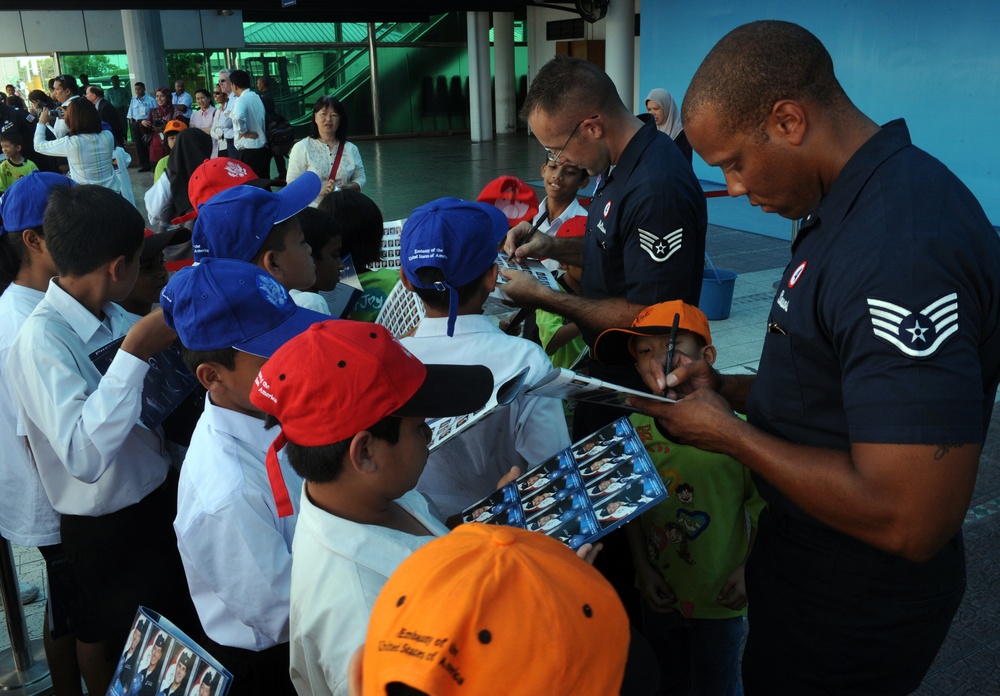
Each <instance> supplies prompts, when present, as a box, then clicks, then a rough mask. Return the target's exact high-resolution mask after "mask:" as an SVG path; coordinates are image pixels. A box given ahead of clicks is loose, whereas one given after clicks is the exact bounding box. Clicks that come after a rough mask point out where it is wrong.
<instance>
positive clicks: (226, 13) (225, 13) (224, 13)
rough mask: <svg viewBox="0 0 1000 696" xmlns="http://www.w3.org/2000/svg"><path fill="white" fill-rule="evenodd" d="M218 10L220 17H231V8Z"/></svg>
mask: <svg viewBox="0 0 1000 696" xmlns="http://www.w3.org/2000/svg"><path fill="white" fill-rule="evenodd" d="M218 12H219V16H220V17H232V16H233V11H232V10H218Z"/></svg>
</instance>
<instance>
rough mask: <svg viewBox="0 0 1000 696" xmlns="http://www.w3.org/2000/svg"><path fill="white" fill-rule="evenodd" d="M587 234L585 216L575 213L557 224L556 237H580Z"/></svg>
mask: <svg viewBox="0 0 1000 696" xmlns="http://www.w3.org/2000/svg"><path fill="white" fill-rule="evenodd" d="M585 234H587V216H586V215H576V216H574V217H571V218H570V219H569V220H567V221H566V222H564V223H563V224H561V225H559V229H557V230H556V236H557V237H582V236H583V235H585Z"/></svg>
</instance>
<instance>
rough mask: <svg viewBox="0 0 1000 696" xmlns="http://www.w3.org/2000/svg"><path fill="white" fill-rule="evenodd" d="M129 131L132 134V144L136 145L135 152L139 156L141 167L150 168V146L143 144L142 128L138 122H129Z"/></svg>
mask: <svg viewBox="0 0 1000 696" xmlns="http://www.w3.org/2000/svg"><path fill="white" fill-rule="evenodd" d="M128 126H129V131H130V132H131V133H132V142H133V143H134V144H135V151H136V152H137V153H138V155H139V166H140V167H148V166H149V146H148V145H145V144H144V143H143V142H142V126H140V125H139V122H138V121H134V120H133V121H129V123H128Z"/></svg>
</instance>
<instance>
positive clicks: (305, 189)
mask: <svg viewBox="0 0 1000 696" xmlns="http://www.w3.org/2000/svg"><path fill="white" fill-rule="evenodd" d="M322 188H323V183H322V182H321V181H320V180H319V177H318V176H316V174H315V173H314V172H310V171H307V172H305V173H303V174H302V176H300V177H298V178H297V179H295V181H293V182H292V183H290V184H288V185H287V186H285V187H284V188H283V189H281V191H279V192H278V193H271V192H270V191H267V190H265V189H261V188H257V187H255V186H247V185H246V184H244V185H242V186H234V187H233V188H231V189H226V190H225V191H221V192H219V193H217V194H215V195H214V196H212V197H211V198H209V199H208V200H207V201H205V202H204V203H202V204H201V205H200V206H199V207H198V222H196V223H195V225H194V232H193V234H192V236H191V245H192V246H193V247H194V260H195V261H201V260H202V259H205V258H209V257H211V258H216V259H236V260H237V261H250V260H252V259H253V257H254V256H256V255H257V252H258V251H260V248H261V247H262V246H264V242H265V241H266V240H267V235H269V234H271V228H273V227H274V226H275V225H277V224H279V223H282V222H284V221H285V220H287V219H288V218H290V217H292V216H293V215H296V214H297V213H299V212H300V211H302V209H304V208H307V207H308V206H309V204H310V203H312V202H313V201H314V200H315V199H316V196H318V195H319V192H320V189H322Z"/></svg>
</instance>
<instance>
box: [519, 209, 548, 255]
mask: <svg viewBox="0 0 1000 696" xmlns="http://www.w3.org/2000/svg"><path fill="white" fill-rule="evenodd" d="M548 219H549V211H547V210H546V211H545V212H544V213H542V214H541V215H540V216H539V217H538V220H536V221H535V224H534V225H532V226H531V229H530V230H528V234H526V235H524V239H522V240H521V243H520V244H518V246H524V245H525V244H527V243H528V242H530V241H531V238H532V237H534V236H535V232H537V231H538V228H539V227H540V226H541V224H542V223H543V222H545V221H546V220H548Z"/></svg>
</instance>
